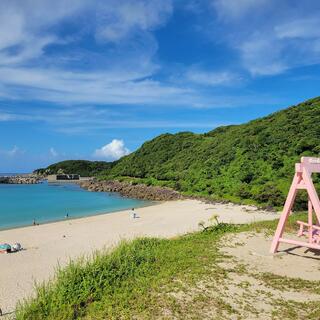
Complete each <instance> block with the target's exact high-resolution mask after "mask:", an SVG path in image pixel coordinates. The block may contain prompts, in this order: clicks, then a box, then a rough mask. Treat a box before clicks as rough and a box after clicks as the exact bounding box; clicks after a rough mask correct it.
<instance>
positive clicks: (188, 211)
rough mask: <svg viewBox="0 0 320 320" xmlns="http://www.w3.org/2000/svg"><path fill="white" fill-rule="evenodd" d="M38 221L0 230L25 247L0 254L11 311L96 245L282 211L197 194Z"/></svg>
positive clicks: (3, 301) (0, 291) (3, 296)
mask: <svg viewBox="0 0 320 320" xmlns="http://www.w3.org/2000/svg"><path fill="white" fill-rule="evenodd" d="M136 214H137V216H138V217H137V218H136V219H133V218H132V217H131V212H130V210H126V211H120V212H115V213H111V214H110V213H108V214H103V215H97V216H90V217H85V218H79V219H73V220H65V221H60V222H54V223H49V224H43V225H39V226H30V227H24V228H16V229H10V230H4V231H0V242H1V243H3V242H7V243H10V244H13V243H15V242H19V243H21V245H22V246H23V248H24V250H23V251H20V252H17V253H12V254H0V266H1V272H0V285H1V286H0V308H2V311H3V312H4V313H7V312H12V311H13V310H14V308H15V305H16V303H17V302H18V300H21V299H23V298H26V297H29V296H31V295H32V294H33V287H34V283H35V281H36V282H42V281H45V280H48V279H50V278H51V277H53V275H54V271H55V268H56V267H57V265H58V264H59V265H60V266H65V265H66V264H67V263H68V261H70V259H76V258H78V257H81V256H90V255H91V254H92V253H93V252H94V251H95V250H100V249H103V248H110V247H112V246H114V245H116V244H117V243H118V242H119V241H121V240H123V239H132V238H135V237H142V236H154V237H174V236H177V235H180V234H184V233H187V232H191V231H196V230H199V226H198V223H199V222H200V221H205V222H207V221H208V219H209V218H210V217H212V215H214V214H217V215H218V216H219V217H218V219H219V221H220V222H227V223H247V222H254V221H261V220H273V219H276V218H278V214H276V213H271V212H265V211H260V210H257V209H255V208H254V207H250V206H239V205H234V204H218V203H217V204H206V203H203V202H201V201H198V200H177V201H170V202H161V203H157V204H155V205H152V206H149V207H143V208H138V209H136Z"/></svg>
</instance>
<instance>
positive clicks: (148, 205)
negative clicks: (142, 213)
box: [0, 196, 164, 233]
mask: <svg viewBox="0 0 320 320" xmlns="http://www.w3.org/2000/svg"><path fill="white" fill-rule="evenodd" d="M121 197H122V196H121ZM147 201H148V200H146V202H147ZM163 202H164V201H151V200H150V203H149V204H145V205H143V204H141V205H138V206H135V207H134V209H140V208H146V207H152V206H156V205H160V204H161V203H163ZM128 210H131V207H130V208H127V209H117V210H112V211H104V212H99V213H94V214H86V215H83V216H79V217H72V216H69V217H68V218H64V219H57V220H50V221H44V222H40V223H37V224H36V225H33V224H32V223H31V224H27V225H21V226H16V227H4V228H2V227H0V233H1V232H2V231H8V230H16V229H23V228H32V227H39V226H44V225H47V224H52V223H59V222H67V221H74V220H80V219H85V218H90V217H96V216H102V215H109V214H114V213H119V212H123V211H128Z"/></svg>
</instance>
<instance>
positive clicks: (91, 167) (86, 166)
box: [34, 160, 113, 177]
mask: <svg viewBox="0 0 320 320" xmlns="http://www.w3.org/2000/svg"><path fill="white" fill-rule="evenodd" d="M112 165H113V164H112V162H105V161H88V160H66V161H61V162H57V163H54V164H52V165H50V166H49V167H47V168H41V169H37V170H35V171H34V173H39V174H43V173H46V174H56V173H58V172H59V171H63V172H64V173H70V174H71V173H74V174H80V175H81V176H83V177H91V176H95V175H97V174H99V173H100V172H101V171H103V170H110V169H111V167H112Z"/></svg>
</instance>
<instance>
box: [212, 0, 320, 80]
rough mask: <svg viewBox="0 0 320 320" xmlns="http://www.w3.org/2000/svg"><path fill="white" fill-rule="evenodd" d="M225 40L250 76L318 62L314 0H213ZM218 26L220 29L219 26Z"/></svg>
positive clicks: (319, 21)
mask: <svg viewBox="0 0 320 320" xmlns="http://www.w3.org/2000/svg"><path fill="white" fill-rule="evenodd" d="M212 4H213V7H214V9H215V11H216V13H217V14H218V17H219V18H220V21H221V24H222V25H221V28H224V30H227V34H228V35H227V36H226V37H225V39H224V41H226V42H227V43H228V44H229V45H230V46H231V47H232V48H234V49H235V50H237V51H238V52H239V54H240V58H241V60H242V64H243V66H244V67H245V68H246V69H247V70H248V71H249V72H250V73H251V74H252V75H254V76H265V75H275V74H281V73H283V72H286V71H287V70H289V69H292V68H296V67H300V66H308V65H312V64H315V63H320V54H319V52H320V50H319V49H320V45H319V43H320V32H319V28H318V26H319V25H320V6H319V3H318V1H307V2H305V1H299V2H295V4H294V5H292V1H290V0H285V1H281V2H279V1H276V0H271V1H270V0H268V1H266V0H257V1H256V0H239V1H228V0H213V1H212ZM220 30H222V29H220Z"/></svg>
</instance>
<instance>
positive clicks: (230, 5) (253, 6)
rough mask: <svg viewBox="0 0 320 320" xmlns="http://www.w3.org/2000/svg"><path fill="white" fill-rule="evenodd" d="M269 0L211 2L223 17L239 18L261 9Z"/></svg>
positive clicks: (217, 0)
mask: <svg viewBox="0 0 320 320" xmlns="http://www.w3.org/2000/svg"><path fill="white" fill-rule="evenodd" d="M268 2H269V0H213V1H212V4H213V6H214V7H215V9H216V10H217V12H218V14H219V16H220V17H221V18H223V19H227V20H229V19H240V18H242V17H244V16H245V15H247V14H248V13H250V14H252V12H253V11H255V12H256V10H263V9H264V5H265V4H268Z"/></svg>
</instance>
